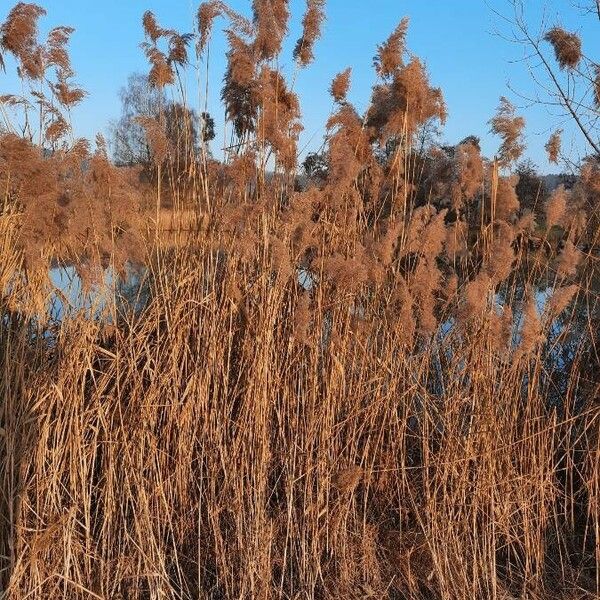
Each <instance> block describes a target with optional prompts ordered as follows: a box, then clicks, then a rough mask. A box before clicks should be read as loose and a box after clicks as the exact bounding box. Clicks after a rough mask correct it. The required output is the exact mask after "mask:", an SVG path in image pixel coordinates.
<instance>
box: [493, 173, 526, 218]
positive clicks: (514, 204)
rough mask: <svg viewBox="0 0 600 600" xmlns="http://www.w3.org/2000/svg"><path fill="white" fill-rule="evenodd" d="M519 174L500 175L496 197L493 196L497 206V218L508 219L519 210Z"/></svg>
mask: <svg viewBox="0 0 600 600" xmlns="http://www.w3.org/2000/svg"><path fill="white" fill-rule="evenodd" d="M518 179H519V178H518V176H516V175H513V176H511V177H498V184H497V187H496V197H495V198H493V201H494V206H495V215H494V216H495V218H496V219H500V220H504V221H508V220H510V219H511V217H512V216H513V215H514V214H515V213H516V212H517V211H518V210H519V206H520V204H519V197H518V196H517V191H516V186H517V182H518Z"/></svg>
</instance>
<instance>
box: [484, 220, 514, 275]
mask: <svg viewBox="0 0 600 600" xmlns="http://www.w3.org/2000/svg"><path fill="white" fill-rule="evenodd" d="M495 229H496V231H495V235H494V240H493V242H492V244H491V247H490V249H489V252H488V255H487V256H486V272H487V274H488V275H489V276H490V279H491V280H492V282H493V283H494V284H497V283H500V282H502V281H504V280H505V279H506V278H507V277H508V276H509V275H510V273H511V271H512V268H513V263H514V261H515V252H514V250H513V247H512V244H513V242H514V232H513V228H512V227H511V226H510V225H509V224H508V223H506V222H505V221H499V222H498V223H497V224H496V227H495Z"/></svg>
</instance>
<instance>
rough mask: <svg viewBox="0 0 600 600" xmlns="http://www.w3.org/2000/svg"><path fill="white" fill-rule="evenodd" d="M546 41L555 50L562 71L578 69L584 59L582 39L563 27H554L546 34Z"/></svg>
mask: <svg viewBox="0 0 600 600" xmlns="http://www.w3.org/2000/svg"><path fill="white" fill-rule="evenodd" d="M544 39H545V40H546V41H547V42H549V43H550V44H551V45H552V47H553V48H554V55H555V56H556V61H557V62H558V64H559V65H560V68H561V69H575V68H576V67H577V65H578V64H579V63H580V61H581V59H582V57H583V54H582V52H581V39H580V37H579V36H578V35H577V34H575V33H569V32H568V31H565V30H564V29H563V28H562V27H553V28H552V29H550V30H549V31H548V32H547V33H546V35H545V36H544Z"/></svg>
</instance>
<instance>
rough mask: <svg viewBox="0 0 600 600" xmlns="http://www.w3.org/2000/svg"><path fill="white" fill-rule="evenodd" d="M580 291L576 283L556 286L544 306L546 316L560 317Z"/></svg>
mask: <svg viewBox="0 0 600 600" xmlns="http://www.w3.org/2000/svg"><path fill="white" fill-rule="evenodd" d="M578 291H579V286H578V285H576V284H571V285H567V286H564V287H559V288H556V289H555V290H554V292H552V295H551V296H550V298H548V301H547V302H546V306H545V307H544V314H545V316H546V317H547V318H548V319H550V320H552V319H555V318H556V317H558V316H559V315H560V314H561V313H562V312H563V311H564V310H565V309H566V308H567V307H568V306H569V304H570V303H571V300H573V298H574V297H575V295H576V294H577V292H578Z"/></svg>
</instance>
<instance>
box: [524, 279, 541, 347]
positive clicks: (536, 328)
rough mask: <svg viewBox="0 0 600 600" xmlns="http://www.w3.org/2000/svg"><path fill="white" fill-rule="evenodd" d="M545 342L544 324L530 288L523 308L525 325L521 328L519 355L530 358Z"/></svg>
mask: <svg viewBox="0 0 600 600" xmlns="http://www.w3.org/2000/svg"><path fill="white" fill-rule="evenodd" d="M543 340H544V336H543V328H542V322H541V320H540V315H539V312H538V309H537V305H536V302H535V294H534V292H533V290H532V289H531V288H529V289H528V291H527V294H526V300H525V304H524V306H523V324H522V326H521V342H520V344H519V350H518V354H519V355H520V356H528V355H529V354H531V353H532V352H534V351H535V350H536V348H537V347H538V346H539V344H541V343H542V342H543Z"/></svg>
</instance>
